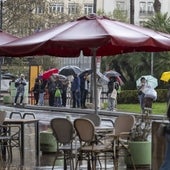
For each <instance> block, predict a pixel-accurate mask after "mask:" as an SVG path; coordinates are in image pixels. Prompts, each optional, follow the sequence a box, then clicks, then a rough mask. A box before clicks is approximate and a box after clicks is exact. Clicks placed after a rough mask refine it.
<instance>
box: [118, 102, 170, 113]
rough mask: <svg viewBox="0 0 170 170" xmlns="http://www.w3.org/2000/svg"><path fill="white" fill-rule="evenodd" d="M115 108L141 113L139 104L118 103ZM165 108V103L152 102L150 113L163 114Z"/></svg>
mask: <svg viewBox="0 0 170 170" xmlns="http://www.w3.org/2000/svg"><path fill="white" fill-rule="evenodd" d="M117 109H118V111H123V112H132V113H141V110H140V105H139V104H118V105H117ZM166 109H167V104H166V103H157V102H154V103H153V104H152V114H157V115H163V114H165V113H166Z"/></svg>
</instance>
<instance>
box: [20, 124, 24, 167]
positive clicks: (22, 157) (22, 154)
mask: <svg viewBox="0 0 170 170" xmlns="http://www.w3.org/2000/svg"><path fill="white" fill-rule="evenodd" d="M21 139H22V140H20V141H21V158H20V159H21V165H24V160H25V158H24V156H25V154H24V142H25V138H24V124H23V123H22V124H21Z"/></svg>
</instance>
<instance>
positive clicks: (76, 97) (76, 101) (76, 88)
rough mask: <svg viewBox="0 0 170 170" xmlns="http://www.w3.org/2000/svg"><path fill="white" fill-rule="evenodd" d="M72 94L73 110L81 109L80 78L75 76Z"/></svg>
mask: <svg viewBox="0 0 170 170" xmlns="http://www.w3.org/2000/svg"><path fill="white" fill-rule="evenodd" d="M71 92H72V99H73V108H76V107H78V108H79V107H80V78H79V77H78V75H77V74H74V79H73V81H72V83H71Z"/></svg>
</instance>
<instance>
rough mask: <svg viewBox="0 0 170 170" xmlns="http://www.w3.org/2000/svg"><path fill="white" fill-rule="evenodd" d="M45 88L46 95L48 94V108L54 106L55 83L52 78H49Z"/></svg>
mask: <svg viewBox="0 0 170 170" xmlns="http://www.w3.org/2000/svg"><path fill="white" fill-rule="evenodd" d="M47 88H48V94H49V106H54V97H55V91H56V83H55V80H54V79H53V78H52V77H50V78H49V80H48V83H47Z"/></svg>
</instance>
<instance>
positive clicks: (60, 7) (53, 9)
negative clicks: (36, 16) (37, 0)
mask: <svg viewBox="0 0 170 170" xmlns="http://www.w3.org/2000/svg"><path fill="white" fill-rule="evenodd" d="M49 12H50V13H63V12H64V4H62V3H61V4H52V3H51V4H50V6H49Z"/></svg>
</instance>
